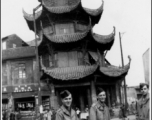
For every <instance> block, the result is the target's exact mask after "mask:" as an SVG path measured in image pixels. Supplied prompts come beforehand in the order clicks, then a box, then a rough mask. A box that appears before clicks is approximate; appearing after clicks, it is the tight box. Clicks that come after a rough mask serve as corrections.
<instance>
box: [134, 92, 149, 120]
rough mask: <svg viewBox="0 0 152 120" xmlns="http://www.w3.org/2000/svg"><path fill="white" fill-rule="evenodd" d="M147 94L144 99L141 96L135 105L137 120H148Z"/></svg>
mask: <svg viewBox="0 0 152 120" xmlns="http://www.w3.org/2000/svg"><path fill="white" fill-rule="evenodd" d="M149 101H150V100H149V94H147V96H146V98H145V99H144V98H143V96H142V97H141V99H140V100H139V101H138V103H137V118H138V119H139V120H149V107H150V104H149Z"/></svg>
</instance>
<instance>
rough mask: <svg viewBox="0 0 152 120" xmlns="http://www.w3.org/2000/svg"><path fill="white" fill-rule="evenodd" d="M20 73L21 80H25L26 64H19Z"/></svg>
mask: <svg viewBox="0 0 152 120" xmlns="http://www.w3.org/2000/svg"><path fill="white" fill-rule="evenodd" d="M18 70H19V71H18V72H19V79H25V78H26V68H25V64H19V66H18Z"/></svg>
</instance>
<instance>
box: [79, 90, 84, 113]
mask: <svg viewBox="0 0 152 120" xmlns="http://www.w3.org/2000/svg"><path fill="white" fill-rule="evenodd" d="M79 93H80V97H79V100H80V110H81V111H84V109H85V106H84V97H83V94H82V93H81V92H79Z"/></svg>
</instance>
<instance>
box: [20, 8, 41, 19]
mask: <svg viewBox="0 0 152 120" xmlns="http://www.w3.org/2000/svg"><path fill="white" fill-rule="evenodd" d="M22 11H23V16H24V18H25V19H26V20H27V21H34V16H33V14H28V13H26V12H25V11H24V9H23V10H22ZM41 15H42V10H40V11H38V12H37V13H35V20H37V19H38V18H40V16H41Z"/></svg>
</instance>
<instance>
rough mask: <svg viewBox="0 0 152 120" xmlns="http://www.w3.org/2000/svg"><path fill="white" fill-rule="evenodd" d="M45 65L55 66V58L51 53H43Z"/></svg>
mask: <svg viewBox="0 0 152 120" xmlns="http://www.w3.org/2000/svg"><path fill="white" fill-rule="evenodd" d="M42 61H43V65H44V66H45V67H52V66H53V62H52V61H53V60H52V57H51V56H50V55H49V54H46V55H43V59H42Z"/></svg>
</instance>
